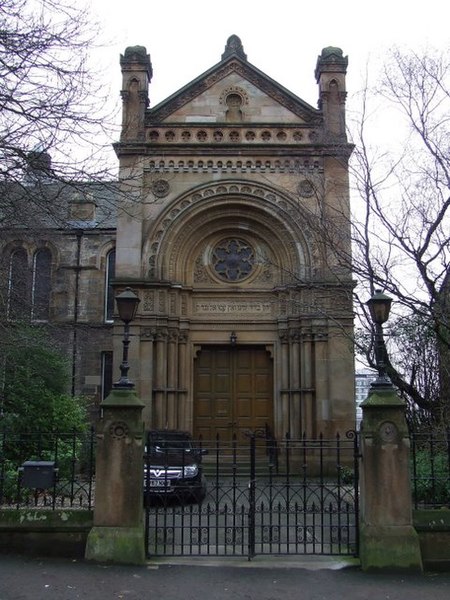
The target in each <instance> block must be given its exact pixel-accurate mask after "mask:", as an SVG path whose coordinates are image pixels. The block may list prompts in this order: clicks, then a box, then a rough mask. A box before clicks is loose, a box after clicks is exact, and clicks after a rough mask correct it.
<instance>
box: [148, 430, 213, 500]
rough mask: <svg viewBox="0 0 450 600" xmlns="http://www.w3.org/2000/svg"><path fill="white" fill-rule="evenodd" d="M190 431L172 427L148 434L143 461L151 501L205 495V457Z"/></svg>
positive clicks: (200, 497) (195, 498)
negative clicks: (203, 468)
mask: <svg viewBox="0 0 450 600" xmlns="http://www.w3.org/2000/svg"><path fill="white" fill-rule="evenodd" d="M206 453H207V450H202V449H201V448H198V447H195V446H194V444H193V441H192V437H191V435H190V434H189V433H188V432H187V431H176V430H169V429H161V430H152V431H149V432H148V433H147V440H146V446H145V462H144V492H145V497H146V499H148V500H151V499H155V498H174V499H175V500H180V501H185V500H191V501H194V502H201V501H202V500H203V499H204V497H205V496H206V479H205V477H204V475H203V473H202V465H201V462H202V456H203V454H206Z"/></svg>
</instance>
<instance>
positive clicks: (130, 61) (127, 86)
mask: <svg viewBox="0 0 450 600" xmlns="http://www.w3.org/2000/svg"><path fill="white" fill-rule="evenodd" d="M120 66H121V68H122V91H121V96H122V135H121V140H122V141H128V140H142V139H144V132H145V127H144V126H145V109H146V108H147V106H148V104H149V96H148V87H149V85H150V82H151V80H152V76H153V70H152V63H151V61H150V55H149V54H147V50H146V48H145V47H144V46H129V47H128V48H126V50H125V53H124V54H121V56H120Z"/></svg>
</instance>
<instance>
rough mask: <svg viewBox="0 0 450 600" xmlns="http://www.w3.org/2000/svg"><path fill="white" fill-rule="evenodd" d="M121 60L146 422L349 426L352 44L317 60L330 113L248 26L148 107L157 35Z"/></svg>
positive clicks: (120, 270)
mask: <svg viewBox="0 0 450 600" xmlns="http://www.w3.org/2000/svg"><path fill="white" fill-rule="evenodd" d="M120 64H121V69H122V76H123V77H122V92H121V94H122V100H123V124H122V133H121V138H120V141H119V142H118V143H117V144H116V145H115V149H116V153H117V156H118V158H119V161H120V175H119V179H120V181H119V185H120V188H121V192H120V198H121V206H120V210H119V213H118V220H117V236H116V271H115V284H114V285H115V290H116V291H121V290H122V289H123V288H124V287H126V286H130V287H131V288H132V289H133V290H134V291H135V292H136V293H137V294H138V295H139V297H140V299H141V303H140V305H139V310H138V315H137V318H136V319H135V321H134V322H133V323H131V334H132V337H131V345H130V356H129V360H130V365H131V370H130V377H131V379H132V380H133V381H134V382H135V383H136V386H137V391H138V394H139V396H140V398H141V399H142V400H143V401H144V402H145V405H146V407H145V409H144V418H145V422H146V424H147V426H152V427H159V428H163V427H169V428H180V429H187V430H190V431H192V432H193V433H194V435H195V436H198V435H202V436H203V437H204V438H208V439H211V438H213V437H214V436H215V435H216V434H219V435H220V436H221V437H222V438H226V439H228V438H230V436H231V435H232V434H237V435H238V437H239V436H240V435H242V434H243V433H245V432H246V431H248V430H256V429H261V428H262V429H264V428H265V429H266V430H268V431H270V432H271V434H272V435H275V436H276V437H279V436H282V435H285V434H286V432H289V433H290V435H291V436H299V435H301V434H302V433H306V434H307V435H308V436H315V435H317V434H319V433H320V432H322V433H323V434H324V435H331V434H334V433H335V432H337V431H340V432H344V431H346V430H347V429H349V428H351V427H354V368H353V351H352V344H351V341H350V340H351V337H352V331H353V318H352V304H351V289H352V279H351V273H350V272H349V271H348V270H346V269H345V268H343V267H342V266H341V261H340V257H342V255H345V256H346V257H347V258H348V256H349V255H350V231H349V230H350V222H349V189H348V187H349V186H348V158H349V155H350V153H351V146H350V145H349V144H348V142H347V139H346V130H345V97H346V84H345V74H346V68H347V58H346V57H344V56H343V54H342V51H341V50H340V49H339V48H325V49H324V50H323V51H322V53H321V55H320V56H319V57H318V60H317V65H316V70H315V76H316V80H317V83H318V87H319V108H318V109H315V108H313V107H311V106H310V105H309V104H307V103H306V102H304V101H303V100H301V99H300V98H298V97H297V96H295V95H294V94H292V93H291V92H289V91H288V90H286V89H285V88H283V87H282V86H281V85H279V84H277V83H276V82H275V81H274V80H272V79H271V78H270V77H268V76H267V75H265V74H264V73H262V72H261V71H260V70H258V69H257V68H256V67H254V66H253V65H252V64H250V63H249V62H248V60H247V56H246V54H245V52H244V49H243V46H242V43H241V41H240V39H239V38H238V37H237V36H231V37H230V38H229V39H228V41H227V44H226V47H225V51H224V53H223V55H222V57H221V60H220V61H219V62H218V63H217V64H216V65H214V66H213V67H212V68H211V69H209V70H208V71H206V72H205V73H203V74H202V75H200V76H199V77H198V78H196V79H195V80H194V81H192V82H191V83H189V84H188V85H186V86H185V87H183V88H181V89H180V90H179V91H178V92H176V93H175V94H173V95H172V96H170V97H169V98H167V99H166V100H165V101H163V102H161V103H160V104H158V105H156V106H154V107H151V108H149V86H150V83H151V79H152V64H151V61H150V56H149V55H148V54H147V51H146V49H145V48H144V47H142V46H135V47H129V48H127V49H126V50H125V53H124V54H123V55H122V56H121V58H120ZM347 264H348V262H347ZM115 332H116V333H117V335H115V336H114V340H115V352H114V356H115V357H116V365H115V372H118V363H119V358H120V354H121V350H120V332H121V325H120V324H119V323H117V324H116V330H115Z"/></svg>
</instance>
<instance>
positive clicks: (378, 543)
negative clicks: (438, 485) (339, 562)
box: [360, 385, 422, 571]
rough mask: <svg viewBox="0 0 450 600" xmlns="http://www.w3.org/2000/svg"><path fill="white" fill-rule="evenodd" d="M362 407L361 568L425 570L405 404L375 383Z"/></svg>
mask: <svg viewBox="0 0 450 600" xmlns="http://www.w3.org/2000/svg"><path fill="white" fill-rule="evenodd" d="M361 406H362V410H363V423H362V428H361V453H362V462H361V515H360V517H361V518H360V523H361V531H360V558H361V566H362V569H363V570H364V571H370V570H377V569H410V570H415V571H421V570H422V559H421V554H420V547H419V537H418V534H417V532H416V531H415V529H414V527H413V523H412V498H411V484H410V473H409V433H408V427H407V423H406V419H405V405H404V402H403V400H402V399H401V398H399V396H398V395H397V393H396V390H395V389H394V387H393V386H391V385H380V386H376V385H375V386H372V388H371V390H370V392H369V396H368V397H367V399H366V400H365V401H364V402H363V403H362V405H361Z"/></svg>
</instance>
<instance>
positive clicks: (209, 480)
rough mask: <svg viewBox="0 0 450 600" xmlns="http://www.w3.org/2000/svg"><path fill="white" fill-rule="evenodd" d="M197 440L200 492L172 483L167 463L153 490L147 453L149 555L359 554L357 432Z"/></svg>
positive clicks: (252, 434) (258, 433) (261, 433)
mask: <svg viewBox="0 0 450 600" xmlns="http://www.w3.org/2000/svg"><path fill="white" fill-rule="evenodd" d="M194 446H195V447H196V450H194V451H195V452H197V456H198V462H200V461H201V459H202V458H203V460H202V465H201V467H200V468H201V469H203V475H202V478H203V480H206V484H207V491H206V494H205V495H204V494H203V493H201V492H200V495H197V493H192V492H193V490H192V489H183V488H182V487H181V486H180V487H179V488H177V487H176V482H175V481H170V480H169V478H170V477H172V474H170V475H168V474H167V473H170V468H167V465H166V468H165V469H164V468H162V467H161V465H160V466H159V471H158V472H157V474H158V475H160V476H161V477H162V478H164V480H165V483H163V484H161V485H163V486H165V490H164V493H161V490H155V489H154V488H153V487H151V483H152V482H151V481H150V477H149V472H150V469H151V468H152V465H151V462H152V461H154V457H153V458H152V457H151V456H150V454H146V456H145V469H146V473H147V476H146V481H145V515H146V542H147V550H148V555H149V556H184V555H205V556H246V557H248V558H249V560H250V559H251V558H252V557H254V556H255V555H257V554H326V555H352V556H357V555H358V538H359V536H358V458H359V451H358V438H357V434H356V432H354V431H349V432H348V433H347V434H346V436H345V438H341V437H340V436H339V435H337V436H336V437H335V438H334V439H332V440H330V439H325V438H323V437H322V436H321V437H319V438H318V439H307V438H306V437H303V438H301V439H298V440H294V439H291V438H290V437H289V436H286V438H285V439H284V440H282V441H278V442H277V441H276V440H275V439H273V438H272V437H271V436H270V435H268V432H267V431H256V432H249V433H248V438H247V439H245V440H244V441H243V442H242V441H239V442H238V441H237V440H236V438H235V439H233V440H232V441H231V442H224V441H222V440H220V439H219V438H217V439H216V440H214V442H205V441H201V442H199V443H198V444H195V443H194ZM147 448H148V445H147ZM182 460H183V461H184V460H185V459H182ZM189 460H191V459H189ZM186 461H187V459H186ZM196 462H197V460H196ZM187 468H188V467H187V463H186V465H184V466H183V465H181V469H182V470H184V469H187ZM171 485H172V486H173V487H171ZM186 492H188V493H186ZM203 495H204V497H203Z"/></svg>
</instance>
